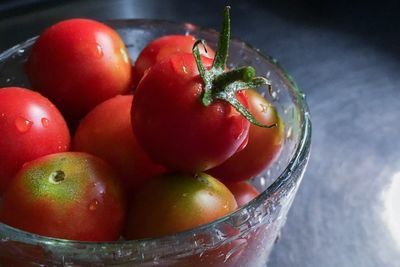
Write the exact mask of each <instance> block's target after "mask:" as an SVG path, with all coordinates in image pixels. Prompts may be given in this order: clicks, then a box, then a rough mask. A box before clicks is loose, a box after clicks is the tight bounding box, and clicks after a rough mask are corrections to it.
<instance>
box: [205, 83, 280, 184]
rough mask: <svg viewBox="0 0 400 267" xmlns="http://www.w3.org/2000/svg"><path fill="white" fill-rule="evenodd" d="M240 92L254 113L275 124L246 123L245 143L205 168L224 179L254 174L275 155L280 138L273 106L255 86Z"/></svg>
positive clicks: (235, 180) (246, 177)
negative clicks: (224, 159) (240, 148)
mask: <svg viewBox="0 0 400 267" xmlns="http://www.w3.org/2000/svg"><path fill="white" fill-rule="evenodd" d="M244 93H245V95H246V97H247V100H248V104H249V110H250V112H251V113H252V114H253V115H254V117H255V118H256V119H257V120H258V121H259V122H261V123H264V124H267V125H271V124H276V127H273V128H262V127H258V126H257V125H253V124H252V125H251V126H250V129H249V139H248V142H247V146H246V147H245V148H244V149H242V150H241V151H238V152H237V153H235V154H234V155H233V156H232V157H231V158H229V159H228V160H227V161H225V162H224V163H222V164H221V165H219V166H217V167H215V168H213V169H211V170H209V171H208V173H210V174H211V175H212V176H214V177H216V178H218V179H220V180H222V181H224V182H225V181H226V182H238V181H244V180H247V179H250V178H252V177H254V176H256V175H257V174H259V173H260V172H261V171H263V170H264V169H265V168H267V167H268V166H269V165H270V164H271V163H272V162H273V160H274V159H275V158H276V157H277V156H278V155H279V152H280V151H281V148H282V145H283V142H284V124H283V121H282V119H281V118H280V116H279V114H278V113H277V111H276V109H275V108H274V106H273V105H272V104H271V103H269V102H268V101H267V100H266V99H265V98H264V97H262V96H261V95H260V94H259V93H258V92H257V91H255V90H246V91H245V92H244Z"/></svg>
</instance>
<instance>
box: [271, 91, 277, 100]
mask: <svg viewBox="0 0 400 267" xmlns="http://www.w3.org/2000/svg"><path fill="white" fill-rule="evenodd" d="M271 97H272V99H273V100H278V93H277V92H276V91H272V92H271Z"/></svg>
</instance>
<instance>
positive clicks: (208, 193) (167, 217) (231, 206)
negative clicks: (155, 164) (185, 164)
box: [125, 173, 237, 239]
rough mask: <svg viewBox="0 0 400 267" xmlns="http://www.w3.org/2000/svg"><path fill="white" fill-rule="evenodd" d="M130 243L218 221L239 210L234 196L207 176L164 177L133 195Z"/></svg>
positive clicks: (130, 213) (128, 226) (128, 236)
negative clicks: (131, 240)
mask: <svg viewBox="0 0 400 267" xmlns="http://www.w3.org/2000/svg"><path fill="white" fill-rule="evenodd" d="M129 205H130V207H129V213H128V222H127V228H126V231H125V233H126V237H127V238H128V239H139V238H148V237H160V236H163V235H170V234H174V233H177V232H180V231H184V230H188V229H191V228H194V227H196V226H200V225H202V224H205V223H208V222H211V221H213V220H216V219H218V218H220V217H222V216H224V215H226V214H228V213H230V212H232V211H233V210H235V209H236V207H237V204H236V201H235V198H234V197H233V195H232V193H231V192H230V191H229V190H228V189H227V188H226V187H225V186H224V185H223V184H222V183H221V182H219V181H218V180H217V179H215V178H213V177H211V176H209V175H207V174H205V173H200V174H164V175H160V176H157V177H154V178H152V179H150V180H148V182H146V183H145V184H144V185H143V186H141V187H140V188H138V189H137V190H136V192H134V193H133V194H132V198H131V199H130V200H129Z"/></svg>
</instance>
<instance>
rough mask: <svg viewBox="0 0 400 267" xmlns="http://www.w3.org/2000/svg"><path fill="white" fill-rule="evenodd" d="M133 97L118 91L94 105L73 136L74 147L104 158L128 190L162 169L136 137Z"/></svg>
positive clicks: (162, 170)
mask: <svg viewBox="0 0 400 267" xmlns="http://www.w3.org/2000/svg"><path fill="white" fill-rule="evenodd" d="M132 99H133V96H132V95H125V96H121V95H119V96H115V97H113V98H111V99H108V100H106V101H105V102H103V103H101V104H99V105H98V106H96V107H95V108H94V109H93V110H91V111H90V112H89V113H88V114H87V115H86V117H84V119H83V120H82V121H81V122H80V124H79V127H78V129H77V130H76V132H75V136H74V139H73V149H74V150H77V151H84V152H88V153H91V154H93V155H96V156H98V157H100V158H103V159H105V160H107V161H108V162H109V163H110V164H111V165H112V166H113V167H114V169H115V170H116V171H117V172H118V173H119V176H120V177H121V179H122V182H123V184H124V188H125V189H127V190H129V189H131V188H132V187H135V186H137V185H138V184H140V183H141V182H143V181H144V180H145V179H147V178H149V177H151V176H154V175H156V174H160V173H162V172H164V167H162V166H160V165H156V164H155V163H153V162H152V161H151V160H150V158H149V157H148V156H147V154H146V153H145V152H144V151H143V149H142V148H141V147H140V146H139V144H138V142H137V141H136V137H135V135H134V133H133V131H132V126H131V113H130V110H131V106H132Z"/></svg>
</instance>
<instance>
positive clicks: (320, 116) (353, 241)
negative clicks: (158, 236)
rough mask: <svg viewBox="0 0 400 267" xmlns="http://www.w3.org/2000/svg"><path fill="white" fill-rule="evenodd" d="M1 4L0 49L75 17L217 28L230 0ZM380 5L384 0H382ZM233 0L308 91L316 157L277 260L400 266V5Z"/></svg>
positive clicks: (247, 32) (264, 46)
mask: <svg viewBox="0 0 400 267" xmlns="http://www.w3.org/2000/svg"><path fill="white" fill-rule="evenodd" d="M17 2H18V1H3V2H1V1H0V50H4V49H6V48H8V47H9V46H11V45H14V44H16V43H18V42H20V41H22V40H25V39H27V38H28V37H31V36H33V35H36V34H38V33H40V31H41V30H42V29H43V28H45V27H47V26H49V25H50V24H51V23H53V22H56V21H59V20H61V19H64V18H70V17H90V18H95V19H113V18H162V19H168V20H174V21H190V22H192V23H195V24H198V25H202V26H205V27H212V28H219V22H220V15H221V10H222V7H223V5H224V4H226V3H228V1H218V0H213V1H212V3H206V2H205V1H179V0H173V1H156V0H145V1H128V0H116V1H40V0H36V1H35V0H23V1H22V2H18V3H19V4H16V3H17ZM374 2H376V1H374ZM397 2H398V1H384V0H383V1H382V0H381V1H379V3H372V1H371V3H370V2H368V1H367V2H366V1H344V0H343V1H341V0H336V1H329V0H328V1H316V0H314V1H311V0H310V1H290V0H281V1H261V0H260V1H255V0H251V1H229V4H230V5H231V6H232V15H233V18H232V32H233V33H232V34H233V35H234V36H236V37H240V38H241V39H243V40H245V41H247V42H249V43H251V44H252V45H254V46H255V47H258V48H259V49H260V50H261V51H262V52H264V53H266V54H270V55H272V56H274V57H275V58H277V59H278V61H280V63H281V64H282V65H283V66H284V67H285V68H286V69H287V70H288V72H289V73H291V74H292V76H293V77H294V79H295V80H296V81H297V83H298V84H299V86H300V87H301V88H302V89H303V91H304V92H305V93H306V95H307V99H308V103H309V106H310V110H311V114H312V122H313V139H312V147H313V148H312V156H311V160H310V164H309V167H308V170H307V172H306V175H305V177H304V181H303V184H302V186H301V188H300V190H299V192H298V195H297V197H296V199H295V202H294V204H293V206H292V209H291V210H290V213H289V216H288V220H287V223H286V225H285V227H284V228H283V230H282V237H281V239H280V241H279V242H278V244H277V245H276V247H275V249H274V251H273V253H272V255H271V258H270V262H269V264H268V266H270V267H274V266H279V267H292V266H296V267H297V266H302V267H322V266H323V267H339V266H340V267H347V266H349V267H353V266H354V267H376V266H385V267H398V266H400V141H399V138H398V137H399V134H400V116H399V115H400V75H399V73H400V34H399V33H400V18H398V14H400V12H399V11H400V4H398V3H397Z"/></svg>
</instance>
